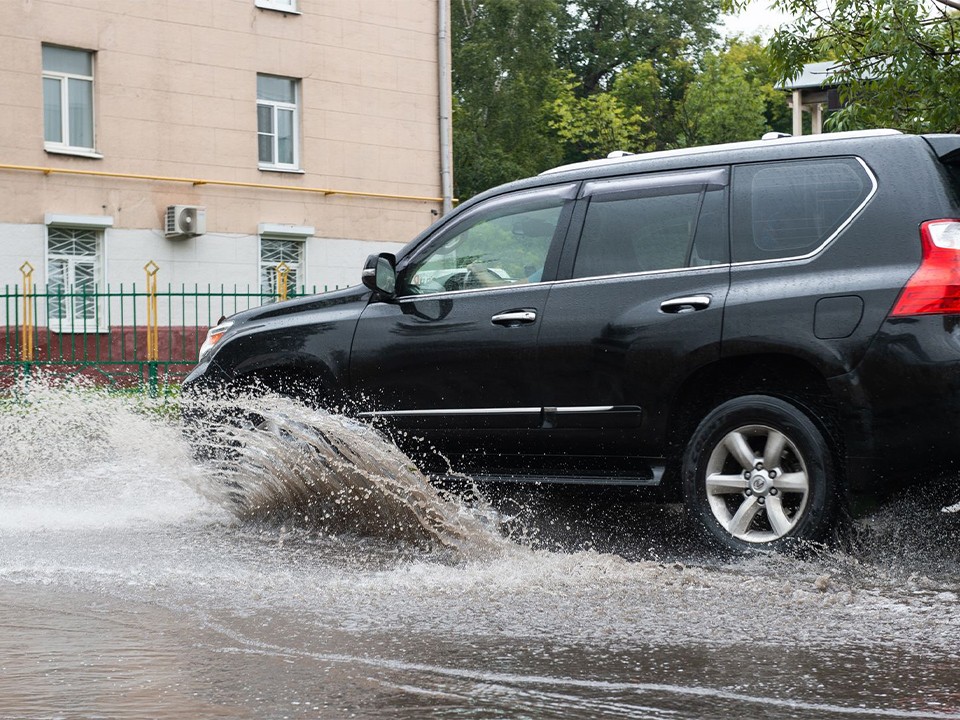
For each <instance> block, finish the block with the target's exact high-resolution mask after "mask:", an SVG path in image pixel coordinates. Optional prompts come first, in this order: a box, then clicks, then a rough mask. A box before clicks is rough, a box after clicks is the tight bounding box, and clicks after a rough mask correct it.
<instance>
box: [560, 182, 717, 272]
mask: <svg viewBox="0 0 960 720" xmlns="http://www.w3.org/2000/svg"><path fill="white" fill-rule="evenodd" d="M725 196H726V194H725V193H724V192H723V190H722V189H716V190H711V191H709V192H707V191H706V190H705V187H704V186H699V187H691V186H689V185H687V186H685V187H682V188H665V189H662V190H659V191H649V190H648V191H646V192H644V193H642V194H640V195H638V196H634V197H623V195H622V194H611V195H609V196H604V195H596V196H594V197H593V198H591V200H590V206H589V207H588V209H587V215H586V219H585V220H584V225H583V232H582V234H581V237H580V246H579V249H578V251H577V257H576V261H575V262H574V268H573V276H574V277H579V278H583V277H595V276H601V275H619V274H624V273H633V272H645V271H651V270H670V269H674V268H683V267H687V266H689V265H712V264H716V263H718V262H726V258H727V239H726V222H725V218H726V208H725V203H724V201H723V198H724V197H725ZM701 208H702V210H703V212H704V213H707V214H708V215H709V218H710V219H709V221H708V222H704V224H703V227H702V228H700V229H698V222H697V221H698V218H699V217H700V214H701ZM695 236H696V238H697V242H696V244H694V237H695Z"/></svg>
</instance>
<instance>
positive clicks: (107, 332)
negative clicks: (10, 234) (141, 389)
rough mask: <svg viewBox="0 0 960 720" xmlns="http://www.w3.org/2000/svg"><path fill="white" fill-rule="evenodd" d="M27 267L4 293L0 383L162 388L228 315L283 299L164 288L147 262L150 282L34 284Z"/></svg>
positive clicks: (0, 299) (237, 291)
mask: <svg viewBox="0 0 960 720" xmlns="http://www.w3.org/2000/svg"><path fill="white" fill-rule="evenodd" d="M25 265H26V264H25ZM154 267H155V266H154ZM31 270H32V269H31ZM23 274H24V283H23V285H13V286H10V285H7V286H5V287H4V288H3V291H2V292H0V308H2V309H3V313H4V322H3V326H2V332H0V387H4V386H6V387H9V386H11V385H13V384H14V383H16V382H17V381H19V380H20V379H22V378H25V377H29V376H31V375H32V374H36V373H37V372H43V373H46V374H53V375H56V376H59V377H64V378H68V379H72V378H77V377H83V378H87V379H88V381H89V382H92V383H95V384H98V385H110V386H114V387H133V386H146V387H148V388H149V389H150V391H151V392H156V390H157V387H158V386H159V385H163V384H177V383H178V382H179V381H180V380H181V379H182V378H183V377H184V376H185V375H186V374H187V373H189V372H190V370H191V369H192V368H193V366H194V365H195V364H196V362H197V354H198V352H199V350H200V346H201V344H202V343H203V341H204V338H205V337H206V332H207V329H208V328H209V327H210V326H211V325H215V324H216V323H217V322H218V320H219V319H220V318H221V317H222V316H229V315H232V314H233V313H236V312H239V311H241V310H245V309H248V308H251V307H256V306H259V305H263V304H265V303H271V302H276V301H278V300H279V299H282V298H281V297H279V296H278V295H277V294H276V293H269V292H264V291H262V290H261V289H260V288H252V289H251V288H249V287H248V288H246V289H242V288H239V287H237V286H233V287H232V288H230V287H225V286H223V285H221V286H219V287H214V286H212V285H208V286H206V287H205V288H203V287H199V286H194V287H193V288H192V289H188V288H187V287H185V286H180V288H179V289H176V288H174V287H172V286H170V285H168V286H167V287H166V289H158V288H157V286H156V283H155V282H153V283H151V272H150V268H149V264H148V268H147V283H146V286H145V287H137V285H135V284H133V285H130V286H125V285H120V286H119V287H111V286H109V285H108V286H106V288H100V287H97V286H82V287H64V286H62V285H58V286H46V287H41V288H34V287H33V285H32V282H31V281H30V277H31V275H32V273H31V272H28V270H24V272H23ZM155 277H156V270H155V269H154V270H153V276H152V278H153V279H154V281H155ZM281 290H283V291H285V290H286V288H284V287H281ZM322 290H324V291H325V290H327V288H326V287H323V288H322ZM317 291H318V288H317V287H316V286H314V287H312V288H309V289H308V288H307V287H305V286H301V287H299V288H291V289H290V292H289V294H290V296H291V297H292V296H294V295H303V294H307V293H316V292H317Z"/></svg>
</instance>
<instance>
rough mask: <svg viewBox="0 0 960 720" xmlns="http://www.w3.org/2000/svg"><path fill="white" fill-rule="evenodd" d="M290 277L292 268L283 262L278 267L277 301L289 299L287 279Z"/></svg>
mask: <svg viewBox="0 0 960 720" xmlns="http://www.w3.org/2000/svg"><path fill="white" fill-rule="evenodd" d="M289 275H290V266H289V265H287V264H286V263H285V262H283V261H281V262H280V264H279V265H277V300H280V301H281V302H282V301H283V300H286V299H287V278H288V277H289Z"/></svg>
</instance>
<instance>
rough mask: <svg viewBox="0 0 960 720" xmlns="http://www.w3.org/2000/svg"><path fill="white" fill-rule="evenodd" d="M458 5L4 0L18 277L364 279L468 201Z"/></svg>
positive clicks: (13, 278) (9, 192) (0, 157)
mask: <svg viewBox="0 0 960 720" xmlns="http://www.w3.org/2000/svg"><path fill="white" fill-rule="evenodd" d="M444 1H445V0H0V17H2V21H0V106H2V107H0V286H3V285H7V284H10V285H13V284H16V283H19V282H20V280H21V274H20V270H19V268H20V266H21V265H22V264H23V263H24V262H25V261H28V262H29V263H30V264H31V265H32V266H33V267H34V268H35V269H36V270H35V272H34V276H33V278H34V282H35V283H36V284H37V285H40V286H42V285H44V284H48V283H49V284H61V285H64V286H67V285H74V286H81V285H90V284H92V283H96V284H97V285H99V286H101V287H103V286H105V285H107V284H111V285H114V286H116V285H118V284H119V283H125V284H129V283H133V282H136V283H142V282H143V280H144V270H143V267H144V265H145V263H147V262H148V261H150V260H153V261H155V262H156V264H157V265H158V266H159V268H160V270H159V273H158V279H159V282H160V283H161V285H166V283H173V284H174V286H176V287H179V286H180V285H181V284H185V285H186V286H187V287H192V286H193V285H194V284H195V283H196V284H199V285H201V286H202V287H205V286H206V285H207V284H208V283H211V284H213V285H214V286H219V285H220V284H221V283H222V284H224V285H227V286H228V287H229V286H233V285H238V286H240V287H246V286H251V287H253V288H256V287H258V286H262V287H265V288H270V287H272V285H273V283H274V282H275V279H276V278H275V271H274V270H273V268H274V267H275V266H276V265H277V263H278V262H279V261H281V260H283V261H285V262H286V263H288V265H289V266H290V267H291V277H290V279H291V281H294V282H295V283H296V284H298V285H304V284H305V285H306V286H307V287H308V288H310V287H312V286H319V287H320V288H321V289H322V287H323V286H324V285H327V286H331V287H332V286H335V285H340V286H343V285H348V284H349V285H353V284H356V283H357V282H358V281H359V277H360V267H361V264H362V262H363V259H364V258H365V257H366V256H367V255H368V254H369V253H371V252H377V251H380V250H392V249H396V248H398V247H399V244H400V243H404V242H406V241H407V240H409V239H411V238H412V237H413V236H415V235H416V234H417V233H418V232H420V231H422V230H423V229H424V228H425V227H427V226H428V225H429V224H430V223H431V222H432V221H433V220H435V219H436V217H437V216H438V215H439V214H440V213H441V212H443V209H444V199H445V196H446V200H447V207H449V164H448V160H449V145H448V144H445V145H444V147H445V148H446V149H445V150H441V140H442V138H443V139H446V138H448V137H449V135H448V133H447V132H446V130H447V128H446V127H444V125H445V124H446V123H447V122H448V121H449V112H448V111H446V110H442V109H441V107H442V104H443V103H444V102H446V103H448V102H449V95H448V89H447V88H446V87H445V84H446V82H447V81H446V80H444V81H441V78H448V77H449V75H448V73H447V72H446V68H445V64H444V63H443V62H440V61H439V59H440V58H441V57H445V56H446V53H445V52H444V51H442V50H441V49H440V48H441V47H442V44H441V42H440V38H441V37H444V36H445V34H444V32H443V31H442V27H443V26H442V24H441V23H443V22H445V17H444V16H445V15H446V13H445V8H443V7H441V6H440V4H441V3H442V2H444ZM447 1H448V0H447ZM441 118H442V120H441ZM444 178H445V179H446V181H444V180H443V179H444ZM445 188H447V189H446V190H445Z"/></svg>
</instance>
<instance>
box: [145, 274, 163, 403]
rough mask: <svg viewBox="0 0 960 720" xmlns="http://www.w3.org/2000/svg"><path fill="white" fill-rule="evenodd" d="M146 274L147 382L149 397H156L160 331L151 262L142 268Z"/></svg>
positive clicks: (155, 276)
mask: <svg viewBox="0 0 960 720" xmlns="http://www.w3.org/2000/svg"><path fill="white" fill-rule="evenodd" d="M143 269H144V271H145V272H146V273H147V382H148V392H149V394H150V397H156V396H157V361H158V360H159V359H160V330H159V318H158V317H157V271H158V270H160V266H159V265H157V264H156V263H155V262H154V261H153V260H151V261H150V262H148V263H147V264H146V265H144V266H143Z"/></svg>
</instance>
